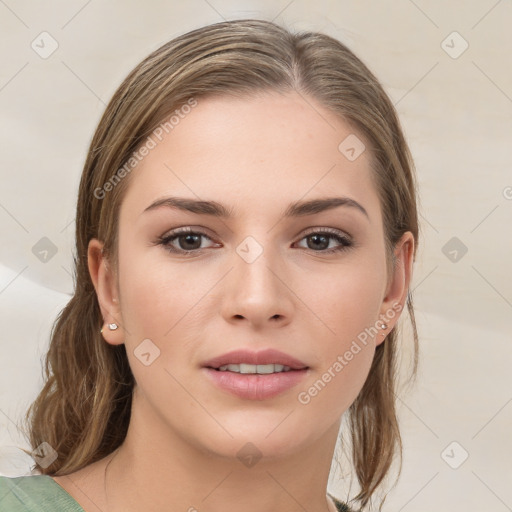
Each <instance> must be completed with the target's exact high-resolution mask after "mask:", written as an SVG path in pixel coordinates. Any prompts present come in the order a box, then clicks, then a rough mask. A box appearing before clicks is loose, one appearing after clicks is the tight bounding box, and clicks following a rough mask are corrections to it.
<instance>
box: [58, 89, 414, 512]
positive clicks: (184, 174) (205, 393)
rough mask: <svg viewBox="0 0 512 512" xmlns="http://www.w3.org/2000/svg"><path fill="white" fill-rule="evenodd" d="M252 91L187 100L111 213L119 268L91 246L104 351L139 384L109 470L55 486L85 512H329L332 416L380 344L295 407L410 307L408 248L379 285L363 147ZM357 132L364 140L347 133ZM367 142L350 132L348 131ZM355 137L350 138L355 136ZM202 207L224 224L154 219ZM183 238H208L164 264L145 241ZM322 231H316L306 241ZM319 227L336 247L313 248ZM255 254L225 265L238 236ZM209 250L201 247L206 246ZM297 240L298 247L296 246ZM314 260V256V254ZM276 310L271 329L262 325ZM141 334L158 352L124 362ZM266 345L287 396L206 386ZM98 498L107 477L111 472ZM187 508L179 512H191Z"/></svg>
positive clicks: (409, 241)
mask: <svg viewBox="0 0 512 512" xmlns="http://www.w3.org/2000/svg"><path fill="white" fill-rule="evenodd" d="M304 98H305V97H303V96H301V95H299V94H297V93H286V94H279V93H277V92H270V93H264V94H260V95H257V96H251V97H250V98H246V99H235V98H233V97H226V96H224V97H217V98H207V99H206V98H199V99H198V105H197V106H196V107H195V108H194V109H193V110H192V112H191V113H190V114H189V115H187V116H186V117H185V118H184V119H183V120H181V121H180V123H179V125H178V126H176V127H175V128H174V130H173V131H172V132H170V133H169V135H167V136H166V137H165V138H164V140H163V141H162V142H160V143H159V144H158V145H157V147H156V148H154V149H153V150H152V151H151V152H150V153H149V155H148V156H146V157H145V158H144V160H143V161H142V162H141V163H140V164H139V165H138V166H137V168H136V169H135V170H134V171H133V173H132V175H131V176H130V180H131V182H130V186H129V188H128V190H127V193H126V196H125V198H124V200H123V203H122V206H121V211H120V217H119V268H118V273H117V274H116V273H115V272H114V271H113V268H112V265H111V264H110V263H109V262H108V261H106V259H105V258H104V257H103V255H102V254H101V252H100V251H101V247H102V244H101V242H99V241H98V240H95V239H94V240H92V241H91V242H90V245H89V268H90V273H91V277H92V279H93V282H94V285H95V288H96V292H97V295H98V300H99V303H100V306H101V311H102V314H103V318H104V321H105V323H106V324H107V323H109V322H116V323H117V324H118V325H119V326H120V327H119V329H117V330H115V331H110V330H109V329H108V328H106V329H104V330H103V336H104V338H105V341H106V342H107V343H110V344H112V345H117V344H122V343H125V345H126V349H127V354H128V358H129V362H130V366H131V369H132V372H133V374H134V376H135V380H136V382H137V384H136V386H135V389H134V398H133V405H132V416H131V422H130V426H129V430H128V435H127V437H126V440H125V442H124V443H123V444H122V446H121V447H120V448H119V449H118V450H117V451H116V452H114V453H113V454H111V455H109V456H108V457H106V458H105V459H102V460H101V461H98V462H96V463H94V464H91V465H90V466H87V467H86V468H84V469H82V470H79V471H77V472H75V473H72V474H70V475H67V476H62V477H55V481H57V482H58V483H59V484H60V485H62V486H63V487H64V488H65V489H66V490H68V492H69V493H70V494H72V496H73V497H75V499H76V500H77V501H78V502H79V503H80V504H81V505H82V507H83V508H84V509H85V510H86V511H87V512H89V511H97V510H103V511H104V512H106V511H107V510H108V511H109V512H117V511H129V510H151V511H164V510H169V504H172V509H173V510H183V511H186V510H189V509H190V507H195V509H197V510H205V511H206V510H208V511H209V512H220V511H224V510H226V504H228V503H229V505H230V508H233V509H235V510H236V509H238V510H243V511H244V512H260V511H261V510H266V511H269V512H272V511H280V512H292V511H296V510H297V509H298V508H301V507H302V508H303V509H304V510H307V511H308V512H320V511H322V512H323V511H335V510H336V509H335V507H334V504H333V502H332V501H331V500H330V498H328V497H327V496H326V488H327V482H328V476H329V470H330V466H331V461H332V457H333V452H334V448H335V444H336V439H337V435H338V430H339V427H340V421H341V416H342V415H343V413H344V412H345V411H346V410H347V409H348V407H349V406H350V404H351V403H352V402H353V401H354V400H355V398H356V397H357V395H358V393H359V391H360V390H361V388H362V386H363V384H364V382H365V380H366V377H367V375H368V372H369V369H370V365H371V362H372V358H373V356H374V351H375V347H376V346H377V345H378V344H379V343H382V342H383V341H384V339H385V336H382V335H381V332H383V333H384V335H385V334H387V333H389V332H390V331H391V329H392V328H393V327H394V325H395V323H396V321H397V320H398V318H399V316H400V314H399V313H398V314H395V315H394V318H392V319H389V320H388V321H386V323H387V325H388V328H387V329H386V330H385V331H379V334H378V335H376V336H375V337H373V338H369V341H368V343H367V344H366V345H362V344H360V346H361V350H360V351H359V352H358V353H357V355H355V356H354V357H353V359H352V360H351V361H350V362H349V363H348V364H347V365H346V366H345V367H344V368H343V370H342V371H341V372H339V373H337V374H336V376H335V377H334V378H332V379H331V381H330V382H329V383H328V384H327V385H326V386H325V387H324V388H323V389H322V391H321V392H319V393H318V394H317V396H315V397H313V398H311V401H310V402H309V403H308V404H307V405H304V404H301V403H300V402H299V401H298V398H297V397H298V394H299V392H301V391H305V390H307V389H308V388H309V387H310V386H311V385H312V384H313V383H314V382H315V381H317V380H318V379H320V378H321V376H322V374H323V373H324V372H325V371H327V369H328V368H329V367H332V366H333V363H334V362H335V361H336V360H337V357H338V356H339V355H343V354H344V353H345V352H346V351H347V350H348V349H349V348H350V346H351V344H352V342H353V341H354V340H356V339H357V336H358V334H360V333H361V332H362V331H364V329H365V328H368V327H370V326H374V325H377V326H379V325H380V322H379V318H383V315H386V314H388V312H389V311H390V310H391V309H393V305H395V307H396V305H399V306H400V307H401V308H402V309H403V307H404V305H405V300H406V297H407V289H408V287H409V283H410V279H411V273H412V254H413V247H414V239H413V236H412V234H411V233H409V232H408V233H405V234H404V236H403V237H402V239H401V240H400V242H399V243H398V244H397V245H396V248H395V256H396V257H397V258H398V263H397V265H396V267H395V269H394V271H393V273H392V274H391V275H387V270H386V260H385V245H384V233H383V227H382V214H381V208H380V203H379V198H378V196H377V191H376V189H375V186H374V184H373V181H372V178H371V172H372V171H371V169H370V158H371V154H370V150H369V149H368V148H369V146H368V145H366V147H367V150H366V151H365V152H363V153H362V154H361V155H360V156H359V157H358V158H357V159H356V160H354V161H349V160H348V159H347V158H346V157H345V156H344V155H343V154H342V153H341V152H340V151H339V150H338V145H339V144H340V142H341V141H342V140H344V139H345V137H347V136H348V135H350V134H352V133H355V132H354V130H353V129H352V128H350V126H349V125H348V124H346V123H345V122H343V121H342V120H340V119H339V118H338V117H336V116H335V115H334V114H333V113H331V112H329V111H328V110H326V109H325V108H324V107H322V106H321V105H319V104H318V103H317V102H316V101H315V100H313V99H312V98H307V101H305V99H304ZM358 136H359V135H358ZM359 138H360V139H362V137H361V136H359ZM362 140H363V139H362ZM171 195H172V196H181V197H189V198H193V199H201V200H215V201H217V202H220V203H223V204H224V205H225V206H226V207H228V208H233V209H234V211H235V212H236V214H235V216H234V217H233V218H231V219H220V218H214V217H212V216H208V215H204V214H195V213H189V212H184V211H178V210H176V209H171V208H166V207H162V208H159V209H155V210H152V211H149V212H146V213H143V212H144V210H145V208H146V207H147V206H148V205H150V204H151V203H152V202H153V201H155V200H157V199H160V198H163V197H166V196H171ZM332 196H347V197H349V198H352V199H353V200H355V201H357V202H358V203H360V204H361V205H362V206H363V207H364V208H365V209H366V211H367V213H368V218H367V217H366V216H365V215H364V214H363V213H361V212H360V211H359V210H358V209H357V208H354V207H349V206H341V207H337V208H334V209H331V210H327V211H323V212H320V213H316V214H313V215H308V216H303V217H297V218H290V219H286V218H283V212H284V210H285V209H286V207H287V206H288V205H289V204H290V203H291V202H294V201H298V200H309V199H314V198H324V197H332ZM105 200H108V199H105ZM185 226H191V227H193V228H194V229H193V231H197V230H200V231H203V232H205V233H206V235H207V236H206V237H202V238H199V239H198V240H197V239H196V241H197V243H196V245H195V246H194V243H193V241H192V242H190V241H189V242H188V245H187V240H184V239H183V238H182V239H181V245H180V239H179V238H178V239H174V241H173V242H172V246H173V247H174V248H176V249H177V250H179V249H180V248H190V247H191V246H192V247H199V246H200V247H201V249H193V250H196V253H194V254H192V255H188V256H187V255H185V256H183V255H180V254H177V253H172V252H169V251H168V250H167V249H166V248H165V247H164V246H163V245H158V243H157V239H158V237H160V236H163V235H166V234H168V233H169V232H170V231H171V230H173V229H176V228H180V227H185ZM311 228H318V229H311ZM322 228H324V229H325V228H331V229H334V230H337V231H339V232H341V234H345V235H349V236H350V239H351V240H352V241H353V242H354V245H353V246H352V247H349V248H348V249H345V250H342V251H339V252H335V253H331V254H326V253H325V250H326V247H327V243H328V248H333V247H338V246H340V245H341V244H340V243H339V242H337V241H336V239H335V238H327V240H326V243H325V245H322V243H321V242H316V244H317V245H315V241H314V240H313V241H311V237H309V238H308V237H307V236H306V235H311V232H317V233H318V232H319V231H320V232H321V231H322ZM247 236H251V237H253V238H254V239H255V240H256V241H257V242H258V243H259V244H260V246H261V248H262V249H263V252H262V254H261V255H260V256H259V257H258V258H257V259H256V260H255V261H253V262H251V263H248V262H247V261H246V260H244V259H243V258H242V257H240V256H239V254H238V253H237V252H236V249H237V247H238V246H239V244H241V242H242V241H243V240H244V239H245V238H246V237H247ZM208 237H209V238H208ZM308 240H309V244H308ZM322 251H323V252H322ZM274 315H278V317H274ZM147 338H149V339H150V340H152V342H153V343H154V344H155V345H156V346H157V347H158V348H159V350H160V356H159V357H158V358H156V359H155V360H154V361H153V362H152V363H151V364H150V365H148V366H146V365H144V364H142V363H141V361H140V360H139V359H138V358H137V357H136V356H135V355H134V350H135V349H136V348H137V346H138V345H139V344H140V343H141V341H142V340H144V339H147ZM242 347H243V348H248V349H251V350H259V349H264V348H268V347H272V348H276V349H278V350H281V351H283V352H285V353H288V354H291V355H293V356H294V357H296V358H298V359H300V360H301V361H302V362H304V363H305V364H306V365H308V366H309V373H308V375H307V376H306V378H305V379H304V381H303V382H301V383H300V384H299V385H298V386H296V387H294V388H292V389H291V390H288V391H286V392H284V393H282V394H280V395H278V396H277V397H274V398H271V399H267V400H262V401H259V400H244V399H241V398H238V397H235V396H232V395H230V394H228V393H226V392H225V391H223V390H221V389H218V388H216V387H215V386H214V385H212V383H211V382H210V381H209V380H208V379H206V378H205V376H204V375H203V373H202V371H201V370H200V368H201V365H202V363H203V362H205V361H206V360H208V359H210V358H212V357H215V356H218V355H220V354H223V353H225V352H228V351H231V350H233V349H237V348H242ZM247 442H250V443H252V444H253V445H255V446H256V447H257V449H258V450H259V452H260V453H261V455H262V457H261V459H260V460H259V461H258V462H257V463H256V464H255V465H254V466H252V467H246V466H245V465H244V464H242V463H241V462H240V460H239V459H238V458H237V452H238V451H239V450H240V449H241V448H242V447H243V446H244V445H245V444H246V443H247ZM110 461H112V462H111V464H109V466H108V472H107V493H108V503H107V499H106V497H105V495H104V481H103V479H104V471H105V467H106V465H107V463H108V462H110ZM190 510H192V509H190Z"/></svg>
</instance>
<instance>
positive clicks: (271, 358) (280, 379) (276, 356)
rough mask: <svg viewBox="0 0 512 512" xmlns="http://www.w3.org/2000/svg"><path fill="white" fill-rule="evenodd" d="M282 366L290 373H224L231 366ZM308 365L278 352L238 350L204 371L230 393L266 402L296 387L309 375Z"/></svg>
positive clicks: (204, 368) (211, 364)
mask: <svg viewBox="0 0 512 512" xmlns="http://www.w3.org/2000/svg"><path fill="white" fill-rule="evenodd" d="M241 363H247V364H256V365H258V364H281V365H283V366H289V367H290V371H286V372H278V373H270V374H241V373H236V372H230V371H228V370H227V371H220V370H218V369H217V368H219V367H220V366H224V365H227V364H241ZM308 369H309V368H308V366H307V365H305V364H304V363H303V362H302V361H299V360H298V359H295V358H294V357H291V356H289V355H288V354H284V353H283V352H279V351H277V350H274V349H267V350H263V351H260V352H250V351H248V350H235V351H233V352H229V353H227V354H223V355H221V356H218V357H215V358H213V359H210V360H209V361H206V362H205V363H204V364H203V368H202V371H204V372H205V374H206V376H207V377H208V378H210V379H211V380H212V381H213V383H214V384H215V385H216V386H218V387H219V388H221V389H222V390H224V391H227V392H228V393H230V394H232V395H235V396H237V397H239V398H243V399H246V400H265V399H269V398H272V397H274V396H277V395H279V394H281V393H283V392H284V391H287V390H289V389H291V388H293V387H294V386H296V385H297V384H298V383H299V382H300V381H301V380H302V379H304V377H305V376H306V375H307V374H308Z"/></svg>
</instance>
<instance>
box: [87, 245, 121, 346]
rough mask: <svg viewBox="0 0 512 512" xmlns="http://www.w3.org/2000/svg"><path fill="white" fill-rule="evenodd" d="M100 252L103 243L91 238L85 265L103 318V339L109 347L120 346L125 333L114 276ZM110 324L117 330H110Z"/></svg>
mask: <svg viewBox="0 0 512 512" xmlns="http://www.w3.org/2000/svg"><path fill="white" fill-rule="evenodd" d="M102 250H103V243H102V242H100V241H99V240H97V239H96V238H93V239H92V240H91V241H90V242H89V246H88V250H87V264H88V267H89V273H90V275H91V279H92V282H93V284H94V289H95V290H96V295H97V297H98V303H99V305H100V310H101V315H102V317H103V328H102V331H101V332H102V335H103V338H104V339H105V341H106V342H107V343H110V344H111V345H121V344H123V343H124V336H125V333H124V329H123V318H122V315H121V307H120V304H119V297H118V296H117V286H116V275H115V273H114V272H113V270H112V268H111V267H110V265H109V262H108V260H107V258H106V257H105V256H104V254H103V251H102ZM110 324H116V325H117V329H114V330H112V329H110V328H109V325H110Z"/></svg>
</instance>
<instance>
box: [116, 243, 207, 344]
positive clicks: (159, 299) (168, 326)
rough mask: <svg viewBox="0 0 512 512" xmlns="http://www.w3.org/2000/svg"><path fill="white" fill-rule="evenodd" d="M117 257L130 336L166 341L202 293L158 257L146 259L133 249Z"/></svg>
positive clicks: (182, 271)
mask: <svg viewBox="0 0 512 512" xmlns="http://www.w3.org/2000/svg"><path fill="white" fill-rule="evenodd" d="M162 251H163V249H162ZM155 252H156V250H154V251H153V253H155ZM120 254H122V255H123V256H122V258H120V262H119V287H120V295H121V299H122V313H123V319H124V321H125V325H126V326H127V330H128V332H129V333H130V336H132V337H136V338H140V337H141V336H142V337H144V338H151V337H155V338H157V339H165V336H166V335H170V332H172V330H173V329H174V326H175V325H176V324H177V323H178V322H179V321H180V319H182V318H183V319H184V317H186V315H187V314H188V313H190V311H191V309H192V308H193V306H194V304H196V303H197V302H198V301H199V299H200V298H201V295H202V294H204V291H202V290H201V287H199V286H197V285H198V283H197V282H195V281H194V279H193V276H190V275H189V273H188V272H186V271H185V268H180V265H177V266H176V265H175V266H174V267H172V268H171V267H170V265H169V263H168V262H167V261H166V260H165V258H162V257H161V255H159V256H160V257H158V258H149V257H148V256H147V254H144V252H143V251H137V250H133V249H132V250H130V251H125V252H124V253H120Z"/></svg>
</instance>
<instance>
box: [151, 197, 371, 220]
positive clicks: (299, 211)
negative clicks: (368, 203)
mask: <svg viewBox="0 0 512 512" xmlns="http://www.w3.org/2000/svg"><path fill="white" fill-rule="evenodd" d="M340 206H346V207H349V208H354V209H355V210H357V211H359V212H361V213H363V214H364V215H365V216H366V217H367V218H368V219H370V217H369V215H368V212H367V211H366V209H365V208H364V207H363V206H362V205H361V204H359V203H358V202H357V201H355V200H354V199H351V198H349V197H327V198H319V199H311V200H309V201H296V202H294V203H291V204H290V205H289V206H288V208H287V209H286V211H285V212H284V217H285V218H286V217H303V216H306V215H314V214H315V213H320V212H324V211H327V210H332V209H333V208H338V207H340ZM162 207H167V208H173V209H178V210H183V211H187V212H191V213H197V214H201V215H212V216H214V217H220V218H225V219H229V218H232V217H234V214H235V212H234V210H233V208H227V207H226V206H224V205H223V204H221V203H218V202H217V201H201V200H197V199H190V198H187V197H172V196H171V197H164V198H162V199H157V200H156V201H154V202H153V203H151V204H150V205H149V206H148V207H147V208H146V209H145V210H144V212H142V213H145V212H148V211H152V210H155V209H158V208H162Z"/></svg>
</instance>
